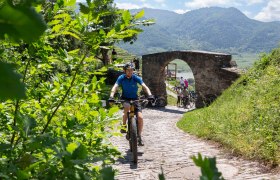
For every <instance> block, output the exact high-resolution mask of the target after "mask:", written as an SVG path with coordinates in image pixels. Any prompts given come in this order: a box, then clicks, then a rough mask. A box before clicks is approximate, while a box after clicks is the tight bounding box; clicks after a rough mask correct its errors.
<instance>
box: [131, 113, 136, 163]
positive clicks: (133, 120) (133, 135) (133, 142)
mask: <svg viewBox="0 0 280 180" xmlns="http://www.w3.org/2000/svg"><path fill="white" fill-rule="evenodd" d="M136 120H137V119H136V118H131V123H130V148H131V152H132V159H133V162H134V163H137V162H138V149H137V123H136Z"/></svg>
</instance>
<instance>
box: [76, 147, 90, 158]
mask: <svg viewBox="0 0 280 180" xmlns="http://www.w3.org/2000/svg"><path fill="white" fill-rule="evenodd" d="M87 154H88V152H87V148H86V147H85V146H84V145H83V144H80V146H79V147H78V148H76V149H75V151H74V152H73V154H72V158H73V159H86V158H87Z"/></svg>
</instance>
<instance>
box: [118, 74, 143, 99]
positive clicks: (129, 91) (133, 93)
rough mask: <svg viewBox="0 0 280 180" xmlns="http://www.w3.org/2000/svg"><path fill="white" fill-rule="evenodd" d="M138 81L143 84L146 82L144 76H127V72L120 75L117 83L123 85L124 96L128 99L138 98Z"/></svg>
mask: <svg viewBox="0 0 280 180" xmlns="http://www.w3.org/2000/svg"><path fill="white" fill-rule="evenodd" d="M137 83H138V84H140V85H142V84H143V83H144V82H143V80H142V78H140V77H139V76H137V75H135V74H133V75H132V76H131V78H127V77H126V75H125V74H122V75H120V76H119V77H118V79H117V81H116V84H118V85H119V86H121V87H122V97H123V98H127V99H137V98H138V95H137V92H138V86H137Z"/></svg>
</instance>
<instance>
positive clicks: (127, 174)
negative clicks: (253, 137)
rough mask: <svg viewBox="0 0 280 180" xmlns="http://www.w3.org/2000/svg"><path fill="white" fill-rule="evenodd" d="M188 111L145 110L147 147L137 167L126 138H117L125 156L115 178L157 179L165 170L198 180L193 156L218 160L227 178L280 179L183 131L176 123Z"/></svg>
mask: <svg viewBox="0 0 280 180" xmlns="http://www.w3.org/2000/svg"><path fill="white" fill-rule="evenodd" d="M186 111H187V110H186V109H182V108H177V107H173V106H167V107H165V108H162V109H144V110H143V114H144V118H145V119H144V120H145V124H144V133H143V137H144V140H145V146H144V147H140V150H139V154H138V155H139V162H138V165H134V164H133V163H132V162H131V154H130V152H129V151H128V148H129V147H128V142H127V141H126V140H125V137H114V138H112V142H113V144H114V145H116V146H117V147H118V148H119V150H120V151H121V152H122V154H123V156H124V157H123V158H121V159H119V160H118V161H117V163H116V164H115V165H114V168H116V169H118V170H119V172H118V175H117V176H116V179H120V180H130V179H131V180H142V179H143V180H149V179H153V180H154V179H158V174H159V173H161V168H162V169H163V172H164V175H165V178H166V179H167V180H181V179H199V175H200V170H199V169H198V168H197V167H196V166H195V165H194V163H193V161H192V160H191V159H190V156H193V155H195V156H197V153H198V152H200V153H201V154H202V155H203V156H209V157H214V156H216V157H217V163H218V169H219V170H220V171H221V172H222V173H223V177H224V178H225V179H238V180H239V179H240V180H243V179H259V180H260V179H280V174H279V173H278V174H272V173H268V172H266V171H267V170H266V168H265V167H264V166H262V165H260V164H259V163H257V162H251V161H246V160H243V159H241V158H238V157H234V156H232V155H230V154H229V153H227V152H223V150H221V148H220V147H219V146H218V145H217V144H215V143H213V142H208V141H204V140H201V139H198V138H196V137H194V136H191V135H188V134H186V133H184V132H182V131H181V130H180V129H178V128H177V127H176V122H177V121H178V120H179V119H180V118H181V117H182V116H183V113H185V112H186Z"/></svg>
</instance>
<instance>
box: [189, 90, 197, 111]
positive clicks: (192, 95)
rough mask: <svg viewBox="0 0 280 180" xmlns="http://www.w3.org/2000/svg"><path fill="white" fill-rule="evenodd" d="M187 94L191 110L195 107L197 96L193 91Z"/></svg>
mask: <svg viewBox="0 0 280 180" xmlns="http://www.w3.org/2000/svg"><path fill="white" fill-rule="evenodd" d="M189 93H190V107H191V108H192V107H194V105H195V101H196V99H197V95H196V93H195V91H190V92H189Z"/></svg>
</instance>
